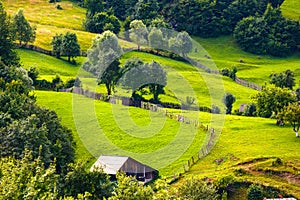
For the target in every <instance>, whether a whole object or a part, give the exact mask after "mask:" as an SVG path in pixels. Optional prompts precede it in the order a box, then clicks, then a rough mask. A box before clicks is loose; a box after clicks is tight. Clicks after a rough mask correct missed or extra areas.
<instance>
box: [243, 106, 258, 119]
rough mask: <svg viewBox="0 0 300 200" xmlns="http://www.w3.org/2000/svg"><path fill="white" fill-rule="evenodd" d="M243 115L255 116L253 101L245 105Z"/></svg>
mask: <svg viewBox="0 0 300 200" xmlns="http://www.w3.org/2000/svg"><path fill="white" fill-rule="evenodd" d="M244 115H245V116H255V115H256V105H255V104H254V103H251V104H249V105H248V106H247V107H246V110H245V112H244Z"/></svg>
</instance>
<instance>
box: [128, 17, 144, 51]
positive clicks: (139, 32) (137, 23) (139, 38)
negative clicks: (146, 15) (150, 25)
mask: <svg viewBox="0 0 300 200" xmlns="http://www.w3.org/2000/svg"><path fill="white" fill-rule="evenodd" d="M129 31H130V35H129V37H130V39H131V40H133V41H134V42H135V43H136V44H137V45H138V50H140V47H141V45H145V44H147V35H148V30H147V28H146V26H145V24H144V23H143V21H142V20H133V21H132V22H131V23H130V30H129Z"/></svg>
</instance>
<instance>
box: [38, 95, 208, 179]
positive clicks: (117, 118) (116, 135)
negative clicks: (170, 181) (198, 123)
mask: <svg viewBox="0 0 300 200" xmlns="http://www.w3.org/2000/svg"><path fill="white" fill-rule="evenodd" d="M36 95H37V102H38V104H39V105H41V106H45V107H48V108H51V109H54V110H55V111H56V112H57V113H58V115H59V116H60V117H61V118H62V123H63V124H64V125H66V126H67V127H70V128H71V129H72V131H73V135H74V137H75V141H76V143H77V151H76V155H77V158H80V159H84V158H87V159H89V160H90V161H91V163H92V162H94V161H95V160H96V158H97V157H98V156H100V155H101V154H112V155H127V156H128V155H129V156H132V157H133V158H136V159H138V160H139V161H141V162H143V163H146V164H148V165H150V166H153V167H156V168H158V169H160V173H161V175H172V174H174V173H178V172H182V170H183V168H182V165H183V164H186V161H187V160H188V159H190V157H191V156H192V155H194V154H195V153H197V152H198V151H199V149H200V148H201V145H202V141H203V138H204V137H205V133H204V132H202V131H200V130H198V131H197V130H196V129H195V128H194V127H193V126H191V125H187V124H181V123H178V122H176V121H175V120H171V119H169V118H166V117H165V116H164V115H162V114H161V113H153V112H150V111H147V110H142V109H139V108H134V107H124V106H121V105H111V104H109V103H104V102H101V101H93V100H91V99H87V98H85V97H82V96H77V95H75V96H73V101H72V94H70V93H56V92H43V91H36ZM74 98H75V99H74ZM72 106H73V110H72ZM106 140H107V141H106ZM124 153H126V154H124Z"/></svg>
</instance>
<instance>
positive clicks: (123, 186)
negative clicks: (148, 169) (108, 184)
mask: <svg viewBox="0 0 300 200" xmlns="http://www.w3.org/2000/svg"><path fill="white" fill-rule="evenodd" d="M117 182H118V184H117V187H116V188H115V189H114V191H113V193H112V196H111V197H109V198H108V200H134V199H145V200H152V199H153V190H152V189H151V187H150V186H143V184H142V183H140V182H138V181H137V180H136V178H135V177H132V176H125V174H124V173H118V174H117Z"/></svg>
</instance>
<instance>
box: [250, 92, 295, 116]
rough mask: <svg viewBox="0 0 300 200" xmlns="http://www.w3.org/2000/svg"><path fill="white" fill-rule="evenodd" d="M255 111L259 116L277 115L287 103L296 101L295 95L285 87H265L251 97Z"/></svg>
mask: <svg viewBox="0 0 300 200" xmlns="http://www.w3.org/2000/svg"><path fill="white" fill-rule="evenodd" d="M253 99H254V101H255V103H256V109H257V110H256V113H257V115H258V116H260V117H267V118H268V117H271V116H272V115H273V116H277V114H278V113H279V112H281V110H282V109H283V108H284V107H285V106H287V105H288V104H289V103H293V102H295V101H296V95H295V94H293V93H291V91H290V90H288V89H286V88H283V89H282V88H278V87H266V88H263V89H262V91H261V92H259V93H258V94H256V95H255V96H254V97H253Z"/></svg>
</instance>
